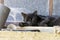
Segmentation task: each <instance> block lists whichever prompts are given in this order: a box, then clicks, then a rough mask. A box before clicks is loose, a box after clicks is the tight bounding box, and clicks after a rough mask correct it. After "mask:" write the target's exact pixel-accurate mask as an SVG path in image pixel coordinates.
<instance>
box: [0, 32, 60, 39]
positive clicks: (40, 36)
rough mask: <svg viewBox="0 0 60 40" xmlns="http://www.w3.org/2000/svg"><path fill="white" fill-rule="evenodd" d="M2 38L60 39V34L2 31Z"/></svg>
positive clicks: (0, 34)
mask: <svg viewBox="0 0 60 40" xmlns="http://www.w3.org/2000/svg"><path fill="white" fill-rule="evenodd" d="M0 40H60V34H55V33H48V32H13V31H0Z"/></svg>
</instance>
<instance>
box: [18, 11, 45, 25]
mask: <svg viewBox="0 0 60 40" xmlns="http://www.w3.org/2000/svg"><path fill="white" fill-rule="evenodd" d="M22 16H23V18H24V23H22V22H21V23H19V25H20V26H23V25H24V26H39V25H38V24H39V23H40V22H41V21H43V20H44V18H42V17H45V16H38V15H37V11H34V12H33V13H28V14H26V13H23V12H22Z"/></svg>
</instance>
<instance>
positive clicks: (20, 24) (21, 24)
mask: <svg viewBox="0 0 60 40" xmlns="http://www.w3.org/2000/svg"><path fill="white" fill-rule="evenodd" d="M19 26H20V27H24V26H28V24H27V23H24V22H20V23H19Z"/></svg>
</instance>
